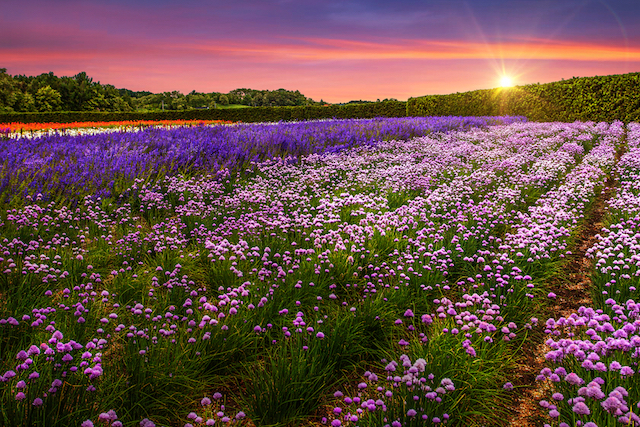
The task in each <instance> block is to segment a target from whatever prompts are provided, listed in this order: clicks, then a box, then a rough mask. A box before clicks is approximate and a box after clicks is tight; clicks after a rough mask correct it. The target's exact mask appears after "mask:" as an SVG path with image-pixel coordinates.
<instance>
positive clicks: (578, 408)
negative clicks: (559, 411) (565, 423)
mask: <svg viewBox="0 0 640 427" xmlns="http://www.w3.org/2000/svg"><path fill="white" fill-rule="evenodd" d="M573 412H575V413H576V414H578V415H589V414H590V413H591V411H590V410H589V407H588V406H587V405H586V404H585V403H584V402H578V403H576V404H575V405H573Z"/></svg>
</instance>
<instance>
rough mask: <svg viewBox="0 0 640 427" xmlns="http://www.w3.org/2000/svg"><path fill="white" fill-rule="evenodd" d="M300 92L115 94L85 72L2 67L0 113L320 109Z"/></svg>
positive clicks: (235, 90)
mask: <svg viewBox="0 0 640 427" xmlns="http://www.w3.org/2000/svg"><path fill="white" fill-rule="evenodd" d="M322 104H325V102H324V101H323V100H320V102H316V101H314V100H313V99H311V98H307V97H305V96H304V95H303V94H301V93H300V91H297V90H296V91H290V90H285V89H278V90H273V91H269V90H256V89H234V90H232V91H231V92H229V93H220V92H211V93H202V92H196V91H195V90H194V91H192V92H190V93H188V94H187V95H184V94H182V93H181V92H178V91H173V92H162V93H152V92H148V91H139V92H135V91H132V90H129V89H116V88H115V87H114V86H113V85H109V84H101V83H100V82H95V81H93V79H92V78H91V77H89V76H88V75H87V73H86V72H84V71H83V72H81V73H78V74H76V75H75V76H73V77H57V76H56V75H55V74H53V73H52V72H50V73H43V74H40V75H39V76H25V75H16V76H12V75H10V74H8V73H7V69H6V68H0V113H11V112H53V111H142V112H144V111H162V110H167V111H178V110H193V109H211V108H224V107H227V106H229V105H242V106H246V107H257V106H304V105H322Z"/></svg>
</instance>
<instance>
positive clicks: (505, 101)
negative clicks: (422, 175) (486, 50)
mask: <svg viewBox="0 0 640 427" xmlns="http://www.w3.org/2000/svg"><path fill="white" fill-rule="evenodd" d="M407 115H408V116H448V115H453V116H501V115H510V116H516V115H518V116H519V115H522V116H526V117H527V118H528V119H529V120H533V121H562V122H572V121H575V120H582V121H588V120H592V121H607V122H611V121H613V120H621V121H623V122H631V121H635V120H638V119H640V73H629V74H619V75H610V76H596V77H581V78H572V79H569V80H563V81H559V82H552V83H545V84H531V85H525V86H516V87H512V88H496V89H484V90H476V91H471V92H464V93H454V94H450V95H428V96H422V97H417V98H410V99H409V101H407Z"/></svg>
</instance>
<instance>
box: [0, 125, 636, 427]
mask: <svg viewBox="0 0 640 427" xmlns="http://www.w3.org/2000/svg"><path fill="white" fill-rule="evenodd" d="M0 144H2V149H1V150H0V157H1V158H2V162H0V201H1V202H2V203H3V206H4V209H3V210H2V214H1V216H0V220H1V223H0V228H1V230H2V234H1V236H0V399H1V402H2V405H1V406H0V424H3V425H7V426H22V425H41V426H45V425H46V426H51V425H55V426H68V425H76V426H80V425H82V426H85V427H86V426H91V425H95V426H100V425H105V426H106V425H110V426H126V425H129V426H133V425H136V426H138V425H140V426H143V427H144V426H147V427H150V426H152V425H158V426H159V425H170V426H204V425H222V426H231V425H234V426H236V425H237V426H276V425H281V426H286V425H301V426H305V425H328V426H362V427H365V426H367V427H374V426H392V427H400V426H403V427H408V426H429V425H454V426H455V425H464V426H467V425H508V422H509V419H510V418H511V417H512V416H513V413H514V411H515V410H516V408H514V401H515V400H516V399H517V398H518V397H520V396H521V394H522V390H523V389H524V388H527V387H534V386H536V385H538V386H540V387H542V389H543V391H544V393H545V398H544V400H542V401H539V402H536V406H537V407H538V408H539V414H538V415H537V416H538V418H537V420H538V421H539V422H540V424H539V425H542V424H544V423H547V424H548V425H550V426H554V427H556V426H563V427H564V426H583V427H594V426H600V427H602V426H615V425H640V418H638V415H637V414H638V413H640V409H638V406H637V405H638V404H639V402H640V380H638V378H640V377H639V374H638V372H637V371H638V366H637V365H638V359H639V358H640V350H638V348H640V332H639V331H640V300H638V298H639V296H638V295H637V293H638V290H637V288H638V287H640V284H639V279H638V276H640V269H639V267H640V242H639V240H640V231H638V230H637V227H638V222H639V221H640V185H639V184H638V183H637V181H636V180H637V179H638V177H639V176H640V125H638V124H635V123H631V124H628V125H625V124H623V123H621V122H613V123H592V122H586V123H582V122H575V123H532V122H526V121H525V120H524V119H523V118H518V117H515V118H514V117H503V118H499V117H484V118H480V117H475V118H461V117H441V118H402V119H372V120H330V121H317V122H300V123H274V124H252V125H245V124H241V125H233V126H204V125H201V126H195V127H176V128H170V129H158V128H148V129H143V130H140V131H138V132H124V131H116V132H106V133H97V134H86V135H66V134H62V135H60V134H52V135H44V136H40V137H35V138H4V139H0ZM611 183H614V185H613V187H612V188H609V189H608V191H610V192H611V197H610V199H609V200H608V206H607V214H606V218H605V224H604V227H603V228H602V230H601V231H600V234H598V236H596V240H597V242H596V244H595V245H594V246H593V247H591V248H590V249H588V250H587V254H586V260H587V261H586V262H590V263H592V264H593V265H592V272H591V288H590V290H589V292H591V293H590V294H589V295H587V296H588V298H589V300H590V301H591V302H592V304H590V305H588V306H582V307H579V308H578V306H576V307H575V308H576V309H575V312H574V313H572V314H570V315H568V316H557V314H558V313H551V312H550V307H551V306H552V305H551V304H552V302H553V301H554V300H555V299H556V298H557V295H556V294H561V289H558V288H557V286H558V285H557V281H556V280H555V278H556V277H557V276H558V275H562V274H563V271H565V270H564V269H566V260H567V259H568V258H571V257H572V256H573V252H574V251H575V246H576V241H577V239H578V238H579V236H580V233H582V232H583V230H584V224H585V221H587V220H588V218H589V212H591V210H592V209H593V206H594V204H595V203H596V202H597V201H598V200H600V199H601V198H602V197H603V194H604V193H605V190H607V189H606V188H605V187H607V186H608V185H609V186H610V184H611ZM636 301H637V302H636ZM545 343H546V346H547V347H546V349H545V359H546V360H545V364H546V365H545V368H544V369H542V371H541V372H539V373H537V374H539V375H538V377H537V379H536V381H535V382H534V383H533V384H532V383H527V382H526V380H524V379H522V378H521V376H518V375H517V373H518V371H519V370H520V369H521V368H522V366H523V364H524V363H526V355H527V353H529V352H531V351H533V348H534V347H539V346H542V345H544V344H545Z"/></svg>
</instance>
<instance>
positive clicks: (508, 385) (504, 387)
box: [502, 383, 513, 390]
mask: <svg viewBox="0 0 640 427" xmlns="http://www.w3.org/2000/svg"><path fill="white" fill-rule="evenodd" d="M502 388H503V389H505V390H513V384H511V383H504V385H503V386H502Z"/></svg>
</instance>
